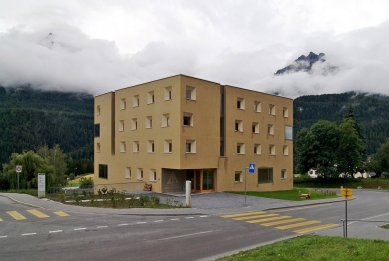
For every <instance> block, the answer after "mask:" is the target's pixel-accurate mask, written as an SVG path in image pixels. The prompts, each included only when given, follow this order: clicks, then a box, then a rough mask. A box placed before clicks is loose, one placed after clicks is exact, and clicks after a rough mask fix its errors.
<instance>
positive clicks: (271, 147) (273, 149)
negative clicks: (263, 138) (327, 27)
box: [269, 145, 276, 155]
mask: <svg viewBox="0 0 389 261" xmlns="http://www.w3.org/2000/svg"><path fill="white" fill-rule="evenodd" d="M269 155H276V146H275V145H269Z"/></svg>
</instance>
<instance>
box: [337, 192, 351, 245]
mask: <svg viewBox="0 0 389 261" xmlns="http://www.w3.org/2000/svg"><path fill="white" fill-rule="evenodd" d="M340 194H341V196H342V197H345V198H346V200H345V202H346V220H345V222H346V224H345V223H344V221H343V237H345V238H347V201H348V198H351V197H352V196H353V191H352V190H351V189H347V188H341V189H340Z"/></svg>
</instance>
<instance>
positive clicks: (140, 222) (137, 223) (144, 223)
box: [137, 222, 147, 224]
mask: <svg viewBox="0 0 389 261" xmlns="http://www.w3.org/2000/svg"><path fill="white" fill-rule="evenodd" d="M146 223H147V222H138V223H137V224H146Z"/></svg>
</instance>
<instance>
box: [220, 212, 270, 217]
mask: <svg viewBox="0 0 389 261" xmlns="http://www.w3.org/2000/svg"><path fill="white" fill-rule="evenodd" d="M265 213H266V212H264V211H259V212H245V213H238V214H231V215H224V216H221V217H222V218H234V217H243V216H249V215H258V214H265Z"/></svg>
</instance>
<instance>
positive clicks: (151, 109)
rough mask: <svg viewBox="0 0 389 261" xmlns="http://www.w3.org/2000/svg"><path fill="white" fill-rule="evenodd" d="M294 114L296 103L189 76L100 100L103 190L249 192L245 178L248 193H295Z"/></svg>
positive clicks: (98, 157)
mask: <svg viewBox="0 0 389 261" xmlns="http://www.w3.org/2000/svg"><path fill="white" fill-rule="evenodd" d="M292 112H293V100H292V99H289V98H284V97H280V96H276V95H271V94H266V93H260V92H256V91H252V90H247V89H242V88H238V87H233V86H228V85H220V84H218V83H214V82H210V81H206V80H202V79H197V78H193V77H189V76H185V75H176V76H172V77H168V78H164V79H160V80H156V81H152V82H148V83H144V84H140V85H136V86H132V87H128V88H123V89H120V90H116V91H115V92H109V93H106V94H102V95H98V96H96V97H95V118H94V119H95V141H94V146H95V153H94V158H95V163H94V164H95V166H94V167H95V177H94V182H95V190H96V191H97V190H98V189H102V188H103V187H106V188H107V189H108V190H110V189H115V190H117V191H135V190H142V189H143V187H144V185H145V184H146V183H147V184H151V185H152V190H153V191H155V192H162V193H174V192H181V191H183V189H184V186H185V181H186V180H191V181H192V183H191V185H192V191H193V192H210V191H243V190H244V181H245V180H244V179H245V176H246V177H247V180H246V186H247V191H274V190H289V189H292V188H293V140H292V139H293V138H292V136H293V135H292V129H293V113H292ZM249 163H255V164H256V168H255V173H254V174H249V171H247V169H246V168H247V167H248V165H249ZM246 172H247V174H246V175H245V173H246Z"/></svg>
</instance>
